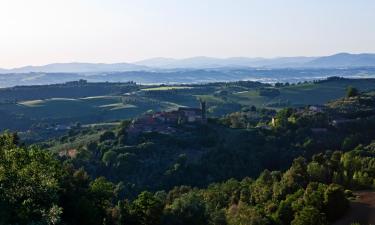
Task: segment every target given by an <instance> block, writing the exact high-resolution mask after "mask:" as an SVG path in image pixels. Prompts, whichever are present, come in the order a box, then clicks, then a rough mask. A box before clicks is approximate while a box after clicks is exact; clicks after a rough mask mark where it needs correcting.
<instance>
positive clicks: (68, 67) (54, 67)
mask: <svg viewBox="0 0 375 225" xmlns="http://www.w3.org/2000/svg"><path fill="white" fill-rule="evenodd" d="M147 69H149V68H147V67H146V66H142V65H135V64H130V63H112V64H106V63H53V64H48V65H44V66H25V67H20V68H14V69H8V70H6V69H0V73H30V72H43V73H98V72H111V71H114V72H126V71H140V70H147Z"/></svg>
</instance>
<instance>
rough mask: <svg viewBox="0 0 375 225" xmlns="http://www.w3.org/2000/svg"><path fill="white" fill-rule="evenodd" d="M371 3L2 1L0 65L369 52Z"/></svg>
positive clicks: (373, 43)
mask: <svg viewBox="0 0 375 225" xmlns="http://www.w3.org/2000/svg"><path fill="white" fill-rule="evenodd" d="M374 12H375V1H374V0H0V68H14V67H19V66H25V65H43V64H48V63H55V62H103V63H114V62H134V61H138V60H142V59H146V58H153V57H171V58H186V57H193V56H211V57H221V58H224V57H237V56H244V57H279V56H302V55H303V56H321V55H330V54H335V53H338V52H350V53H363V52H367V53H370V52H371V53H373V52H375V23H374V22H375V13H374Z"/></svg>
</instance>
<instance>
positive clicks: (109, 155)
mask: <svg viewBox="0 0 375 225" xmlns="http://www.w3.org/2000/svg"><path fill="white" fill-rule="evenodd" d="M116 158H117V153H116V152H114V151H112V150H109V151H107V152H106V153H104V155H103V159H102V161H103V162H104V163H105V165H106V166H112V165H113V164H114V163H115V162H116Z"/></svg>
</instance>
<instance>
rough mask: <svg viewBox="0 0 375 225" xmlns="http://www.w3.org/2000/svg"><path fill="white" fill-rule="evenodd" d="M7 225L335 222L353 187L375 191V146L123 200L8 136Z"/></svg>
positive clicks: (0, 155)
mask: <svg viewBox="0 0 375 225" xmlns="http://www.w3.org/2000/svg"><path fill="white" fill-rule="evenodd" d="M0 146H1V152H0V172H1V180H0V184H1V189H0V200H1V202H0V207H1V211H0V212H1V221H0V222H1V224H60V223H61V224H202V225H203V224H293V225H297V224H301V225H308V224H311V225H314V224H328V223H329V222H332V221H335V220H337V219H338V218H340V217H341V216H343V215H344V213H345V212H346V210H347V209H348V207H349V202H348V199H347V198H349V197H352V196H353V194H352V192H351V191H350V190H349V189H351V190H358V189H368V188H373V187H374V179H375V148H374V145H373V144H372V145H368V146H358V147H356V148H355V149H354V150H352V151H349V152H346V153H343V152H342V151H334V152H332V151H327V152H326V153H320V154H316V155H313V157H312V159H311V160H310V161H307V160H306V159H305V158H303V157H298V158H296V159H294V161H293V163H292V165H291V167H290V168H289V169H287V170H286V171H285V172H280V171H272V172H271V171H269V170H264V171H263V172H262V173H261V174H260V175H259V177H257V178H254V179H252V178H249V177H246V178H244V179H242V180H236V179H229V180H227V181H225V182H221V183H215V184H210V185H209V186H208V187H207V188H203V189H199V188H193V187H190V186H176V187H174V188H173V189H171V190H169V191H164V190H160V191H157V192H154V193H152V192H149V191H143V192H141V193H140V194H139V195H137V196H135V197H134V198H132V199H128V198H126V197H125V198H120V197H119V196H120V194H119V193H120V192H121V189H122V186H121V184H117V185H116V184H114V183H112V182H110V181H108V180H107V179H106V178H104V177H98V178H95V179H93V178H90V176H89V175H88V174H87V172H85V171H84V169H74V168H73V167H72V165H71V164H64V163H61V162H60V161H58V160H57V159H56V158H55V157H53V155H52V154H51V152H48V151H44V150H41V149H39V148H35V147H25V146H22V145H19V143H18V138H17V136H16V135H14V134H13V135H12V134H9V133H6V134H3V135H2V136H1V138H0Z"/></svg>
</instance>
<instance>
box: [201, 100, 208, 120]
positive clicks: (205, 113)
mask: <svg viewBox="0 0 375 225" xmlns="http://www.w3.org/2000/svg"><path fill="white" fill-rule="evenodd" d="M200 103H201V111H202V121H203V122H206V121H207V111H206V101H203V100H200Z"/></svg>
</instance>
